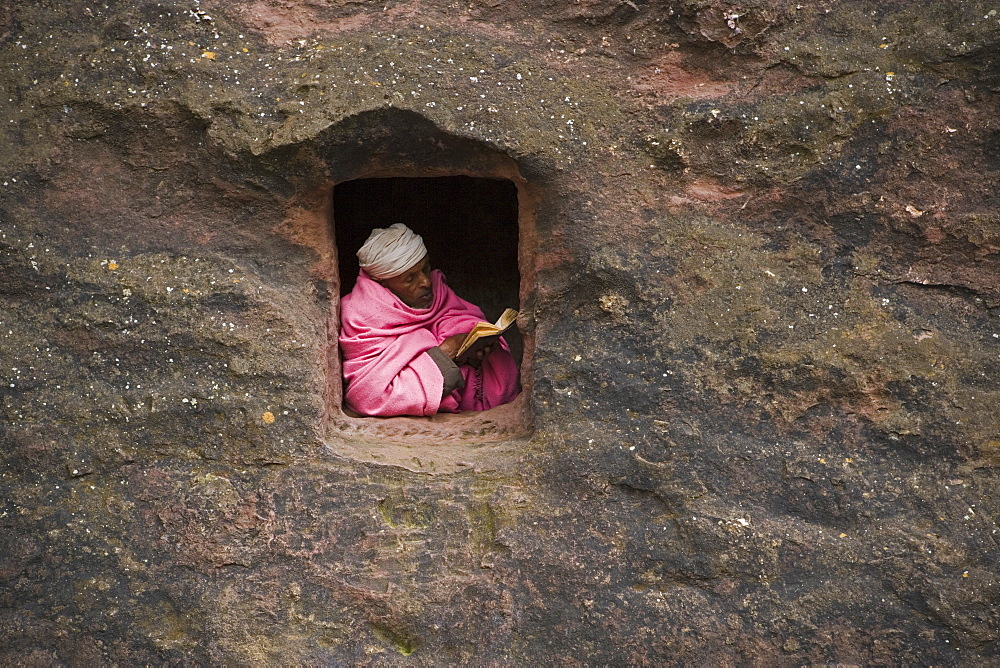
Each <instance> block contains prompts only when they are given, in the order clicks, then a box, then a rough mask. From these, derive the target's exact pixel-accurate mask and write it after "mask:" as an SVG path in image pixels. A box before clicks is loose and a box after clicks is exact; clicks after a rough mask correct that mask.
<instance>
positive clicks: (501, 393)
mask: <svg viewBox="0 0 1000 668" xmlns="http://www.w3.org/2000/svg"><path fill="white" fill-rule="evenodd" d="M431 281H432V285H433V289H434V300H433V303H432V304H431V306H430V308H426V309H417V308H411V307H409V306H407V305H406V304H404V303H403V301H402V300H401V299H399V298H398V297H397V296H396V295H394V294H393V293H392V292H391V291H390V290H389V289H388V288H385V287H383V286H382V285H380V284H379V283H377V282H376V281H374V280H372V279H371V278H370V277H369V276H368V274H366V273H365V272H364V271H361V273H360V275H359V276H358V282H357V284H356V285H355V286H354V289H353V290H351V293H350V294H348V295H347V296H346V297H344V298H343V300H341V302H340V309H341V315H340V319H341V328H340V352H341V355H342V356H343V360H344V379H345V380H346V381H347V390H346V392H345V394H344V399H345V401H346V403H347V406H348V407H349V408H350V409H351V410H353V411H355V412H357V413H360V414H362V415H372V416H384V417H388V416H393V415H434V414H435V413H438V412H446V413H456V412H458V411H482V410H487V409H489V408H493V407H494V406H499V405H501V404H505V403H508V402H510V401H511V400H513V399H514V397H515V396H517V393H518V391H519V390H518V372H517V363H516V362H515V361H514V357H513V356H512V355H511V354H510V351H509V350H508V348H507V343H506V342H505V341H503V339H502V338H501V348H497V349H495V350H494V351H493V353H491V354H490V355H489V357H487V358H486V359H485V360H483V363H482V366H481V367H480V369H479V370H476V369H473V368H472V367H470V366H460V367H459V369H460V370H461V371H462V375H463V376H464V377H465V387H464V388H463V389H459V390H455V391H454V392H452V393H451V394H449V395H447V396H445V397H442V396H441V392H442V391H443V390H444V377H443V376H442V375H441V370H440V369H439V368H438V365H437V364H436V363H435V362H434V360H433V359H431V357H430V355H428V354H427V351H428V350H429V349H431V348H433V347H435V346H437V345H439V344H440V343H441V342H442V341H444V340H445V339H446V338H448V337H449V336H452V335H454V334H459V333H464V332H468V331H469V330H470V329H472V327H473V325H475V324H476V323H477V322H482V321H483V312H482V311H481V310H479V308H478V307H476V306H474V305H472V304H470V303H469V302H467V301H465V300H464V299H461V298H460V297H458V295H456V294H455V293H454V292H453V291H452V290H451V288H449V287H448V285H447V284H446V283H445V279H444V275H443V274H442V273H441V272H440V271H438V270H436V269H435V270H434V271H433V272H432V273H431Z"/></svg>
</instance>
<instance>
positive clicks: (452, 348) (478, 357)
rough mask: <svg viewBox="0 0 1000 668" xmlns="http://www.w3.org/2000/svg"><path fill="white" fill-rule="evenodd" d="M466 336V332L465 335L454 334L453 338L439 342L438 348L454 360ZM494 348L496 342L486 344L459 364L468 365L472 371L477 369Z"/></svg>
mask: <svg viewBox="0 0 1000 668" xmlns="http://www.w3.org/2000/svg"><path fill="white" fill-rule="evenodd" d="M468 335H469V333H468V332H466V333H465V334H455V335H454V336H449V337H448V338H447V339H445V340H444V341H442V342H441V345H439V346H438V348H440V349H441V352H443V353H444V354H445V355H447V356H448V357H450V358H451V359H455V358H456V357H457V354H458V349H459V348H461V347H462V342H463V341H465V337H466V336H468ZM496 347H497V343H496V342H493V343H490V344H487V345H485V346H483V347H482V348H480V349H479V350H477V351H476V352H475V353H474V354H473V355H471V356H470V357H468V358H466V359H464V360H462V362H461V364H468V365H469V366H471V367H472V368H473V369H478V368H479V367H480V365H481V364H482V363H483V360H484V359H486V358H487V357H488V356H489V354H490V353H492V352H493V350H494V349H495V348H496Z"/></svg>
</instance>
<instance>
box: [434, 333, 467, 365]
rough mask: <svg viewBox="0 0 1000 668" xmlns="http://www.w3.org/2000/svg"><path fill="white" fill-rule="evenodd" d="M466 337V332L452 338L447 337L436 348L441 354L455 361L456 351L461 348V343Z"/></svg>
mask: <svg viewBox="0 0 1000 668" xmlns="http://www.w3.org/2000/svg"><path fill="white" fill-rule="evenodd" d="M468 335H469V333H468V332H466V333H465V334H455V335H453V336H449V337H448V338H447V339H445V340H444V341H442V342H441V344H440V345H439V346H438V348H440V349H441V352H443V353H444V354H445V355H447V356H448V357H450V358H451V359H455V354H456V353H458V349H459V348H461V347H462V341H465V337H466V336H468Z"/></svg>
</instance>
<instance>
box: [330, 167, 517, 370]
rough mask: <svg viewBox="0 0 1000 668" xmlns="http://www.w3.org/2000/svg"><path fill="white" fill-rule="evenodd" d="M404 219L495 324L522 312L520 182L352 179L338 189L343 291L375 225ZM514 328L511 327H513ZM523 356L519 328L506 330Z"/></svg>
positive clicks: (351, 282) (337, 238) (337, 227)
mask: <svg viewBox="0 0 1000 668" xmlns="http://www.w3.org/2000/svg"><path fill="white" fill-rule="evenodd" d="M393 223H404V224H406V225H407V226H408V227H409V228H410V229H412V230H413V231H414V232H416V233H417V234H419V235H421V236H422V237H423V238H424V243H425V244H426V246H427V251H428V254H429V255H430V258H431V262H432V264H433V266H434V267H436V268H438V269H440V270H441V271H442V272H444V274H445V276H446V277H447V278H448V285H450V286H451V288H452V289H453V290H454V291H455V292H456V293H457V294H458V295H459V296H460V297H462V298H463V299H465V300H467V301H470V302H472V303H473V304H476V305H477V306H479V307H480V308H481V309H483V312H484V313H485V314H486V319H487V320H489V321H490V322H493V321H495V320H496V319H497V318H498V317H500V314H501V313H503V310H504V309H506V308H514V309H519V308H520V306H519V295H520V283H521V279H520V273H519V271H518V251H517V244H518V203H517V186H516V185H514V183H513V182H512V181H509V180H507V179H490V178H477V177H471V176H443V177H393V178H370V179H355V180H353V181H345V182H343V183H339V184H337V185H336V186H335V187H334V190H333V227H334V239H335V241H336V245H337V254H338V261H339V269H340V281H341V287H340V289H341V296H343V295H346V294H347V293H348V292H350V291H351V289H352V288H353V287H354V283H355V281H356V279H357V276H358V258H357V256H356V255H355V252H356V251H357V249H358V248H360V247H361V245H362V244H363V243H364V242H365V239H367V238H368V235H369V234H370V233H371V231H372V230H373V229H374V228H376V227H388V226H389V225H391V224H393ZM512 330H513V328H512ZM504 338H505V339H507V342H508V343H509V344H510V346H511V351H512V352H513V353H514V357H515V359H517V360H518V361H520V360H521V355H522V347H523V346H522V342H521V336H520V333H517V332H514V331H509V332H508V333H507V334H505V335H504Z"/></svg>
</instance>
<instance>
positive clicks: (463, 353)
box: [455, 308, 517, 362]
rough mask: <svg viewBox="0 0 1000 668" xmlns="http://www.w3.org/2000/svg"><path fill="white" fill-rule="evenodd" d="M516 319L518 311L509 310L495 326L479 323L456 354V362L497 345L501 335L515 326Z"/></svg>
mask: <svg viewBox="0 0 1000 668" xmlns="http://www.w3.org/2000/svg"><path fill="white" fill-rule="evenodd" d="M515 319H517V311H515V310H514V309H512V308H509V309H507V310H506V311H504V312H503V315H501V316H500V319H499V320H497V321H496V323H495V324H492V325H491V324H490V323H488V322H477V323H476V326H475V327H473V328H472V331H471V332H469V335H468V336H466V337H465V340H464V341H462V345H461V347H459V349H458V352H457V353H455V361H456V362H459V361H462V360H464V359H469V358H470V357H471V356H473V355H475V354H476V353H477V352H478V351H479V350H481V349H482V348H484V347H486V346H488V345H489V344H491V343H495V342H496V341H497V339H499V338H500V335H501V334H503V333H504V332H505V331H507V329H509V328H510V326H511V325H513V324H514V320H515Z"/></svg>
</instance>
